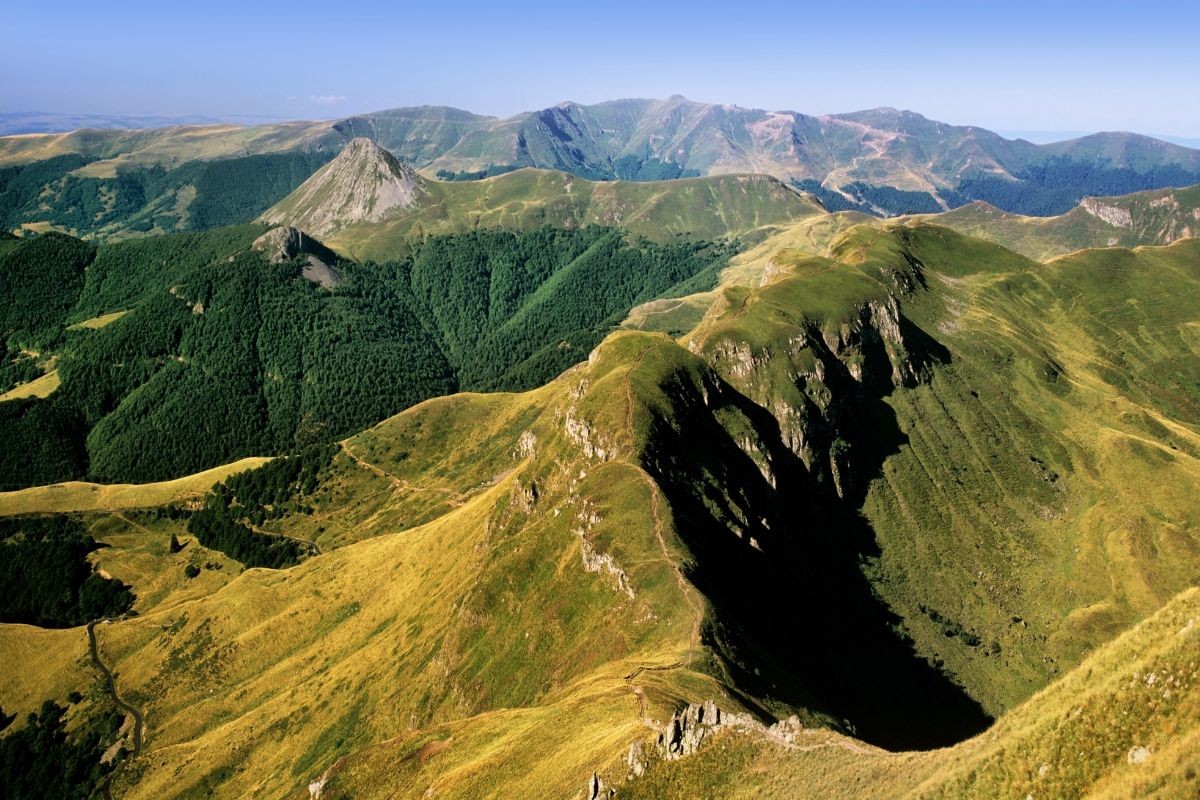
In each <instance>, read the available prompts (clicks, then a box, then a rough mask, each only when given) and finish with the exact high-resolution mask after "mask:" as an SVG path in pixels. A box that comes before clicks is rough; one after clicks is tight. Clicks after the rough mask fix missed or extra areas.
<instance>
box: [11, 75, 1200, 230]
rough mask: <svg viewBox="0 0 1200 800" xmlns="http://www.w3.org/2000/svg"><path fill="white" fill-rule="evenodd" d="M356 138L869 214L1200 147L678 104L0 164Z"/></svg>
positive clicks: (935, 205)
mask: <svg viewBox="0 0 1200 800" xmlns="http://www.w3.org/2000/svg"><path fill="white" fill-rule="evenodd" d="M357 137H364V138H368V139H371V140H372V141H374V142H375V143H376V144H378V145H379V146H380V147H382V148H384V149H386V150H388V151H390V152H391V153H392V154H393V155H394V156H395V157H396V158H397V159H399V160H400V161H401V162H403V163H405V164H407V165H409V166H411V167H412V168H414V169H416V170H418V171H420V172H422V173H423V174H425V175H426V176H427V177H442V178H445V179H464V178H465V179H471V178H481V177H487V176H489V175H494V174H497V173H499V172H503V171H509V170H515V169H519V168H523V167H536V168H542V169H552V170H558V171H562V172H568V173H571V174H574V175H577V176H579V177H583V178H587V179H591V180H614V179H621V180H658V179H669V178H678V177H686V176H700V175H724V174H733V173H761V174H768V175H771V176H773V177H775V178H777V179H779V180H780V181H783V182H785V183H789V184H791V185H794V186H797V187H798V188H801V189H804V190H806V191H810V192H813V193H814V194H816V195H817V196H818V197H819V199H821V201H822V202H823V203H824V204H825V205H826V207H827V208H828V209H829V210H831V211H836V210H845V209H856V210H861V211H866V212H868V213H872V214H877V215H892V214H900V213H914V212H936V211H940V210H946V209H948V208H952V207H956V206H960V205H963V204H965V203H968V202H970V201H973V200H983V201H986V202H989V203H991V204H993V205H996V206H997V207H999V208H1002V209H1005V210H1007V211H1011V212H1016V213H1022V214H1035V215H1052V214H1061V213H1065V212H1066V211H1068V210H1070V208H1071V207H1073V206H1074V205H1075V204H1077V203H1078V202H1079V201H1080V200H1082V198H1083V197H1085V196H1105V195H1117V194H1126V193H1129V192H1134V191H1141V190H1146V189H1156V188H1163V187H1168V186H1186V185H1191V184H1195V183H1200V151H1196V150H1192V149H1189V148H1185V147H1181V146H1178V145H1173V144H1168V143H1166V142H1162V141H1159V140H1155V139H1151V138H1149V137H1145V136H1140V135H1136V134H1128V133H1099V134H1093V135H1090V136H1085V137H1082V138H1079V139H1074V140H1070V141H1065V142H1057V143H1054V144H1046V145H1035V144H1032V143H1030V142H1027V141H1023V140H1019V139H1018V140H1009V139H1004V138H1003V137H1001V136H998V135H997V134H994V133H991V132H990V131H987V130H984V129H982V128H977V127H971V126H954V125H948V124H945V123H941V122H936V121H933V120H929V119H926V118H925V117H923V116H921V115H920V114H916V113H913V112H911V111H898V110H896V109H892V108H879V109H874V110H871V111H861V112H855V113H850V114H836V115H824V116H808V115H805V114H800V113H796V112H791V111H765V110H760V109H747V108H741V107H738V106H730V105H714V104H707V103H698V102H694V101H690V100H687V99H685V98H683V97H672V98H669V99H667V100H616V101H612V102H606V103H599V104H596V105H589V106H585V105H579V104H576V103H562V104H559V105H557V106H552V107H550V108H546V109H542V110H540V111H535V112H528V113H524V114H518V115H516V116H513V117H509V118H505V119H498V118H494V117H485V116H480V115H476V114H472V113H470V112H467V111H461V110H458V109H453V108H445V107H429V106H423V107H418V108H400V109H393V110H389V111H380V112H375V113H371V114H363V115H358V116H353V117H347V118H345V119H341V120H332V121H324V122H293V123H278V124H268V125H256V126H231V125H211V126H177V127H171V128H160V129H147V130H133V131H122V130H111V129H92V130H80V131H74V132H71V133H64V134H44V135H24V136H9V137H0V165H15V164H20V163H28V162H30V161H34V160H45V159H49V158H52V157H55V156H63V155H67V154H72V155H75V156H79V157H82V158H83V159H84V160H85V161H86V163H75V162H72V163H71V164H70V169H69V170H64V171H63V173H62V175H66V174H70V175H73V176H75V177H76V178H80V179H84V178H91V179H108V180H112V179H115V177H116V176H117V173H118V171H119V168H123V169H125V170H126V171H129V170H137V169H146V168H151V167H161V168H166V169H171V168H178V167H180V166H181V165H184V164H185V163H186V162H189V161H192V160H195V159H206V160H211V159H215V158H224V159H230V158H240V157H245V156H247V155H256V154H265V153H276V154H279V153H297V152H303V153H314V152H315V153H329V152H336V151H338V150H340V149H341V148H342V147H344V146H345V145H346V144H347V143H348V142H350V141H351V140H353V139H354V138H357ZM131 174H132V173H131ZM62 175H59V176H57V177H58V178H61V177H62ZM143 182H144V181H143ZM289 188H294V185H293V186H292V187H289ZM279 196H282V195H279ZM274 199H278V197H276V198H274ZM268 205H269V203H268ZM160 213H161V212H160ZM8 224H10V225H11V224H12V223H11V222H10V223H8Z"/></svg>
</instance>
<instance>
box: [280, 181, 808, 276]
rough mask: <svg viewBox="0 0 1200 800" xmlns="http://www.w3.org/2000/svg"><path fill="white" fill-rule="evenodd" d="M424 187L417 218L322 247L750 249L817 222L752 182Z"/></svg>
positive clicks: (775, 187)
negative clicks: (608, 231) (489, 236)
mask: <svg viewBox="0 0 1200 800" xmlns="http://www.w3.org/2000/svg"><path fill="white" fill-rule="evenodd" d="M424 185H425V187H426V189H427V192H428V194H427V195H426V197H425V198H424V199H423V201H422V203H421V205H420V206H418V207H417V208H414V209H410V210H408V211H407V212H406V213H399V214H396V215H394V217H393V218H391V219H387V218H385V219H384V220H381V221H380V222H368V223H360V224H357V225H352V226H348V227H346V228H344V229H341V230H338V231H336V232H334V233H332V234H330V235H329V236H328V237H327V241H328V244H329V245H330V246H331V247H333V248H334V249H336V250H338V251H339V252H342V253H345V254H347V255H350V256H353V257H355V258H359V259H376V260H378V259H382V258H387V257H389V256H392V255H395V254H398V253H403V252H404V251H405V250H406V249H407V248H408V246H409V244H410V243H411V242H413V241H418V240H420V239H422V238H424V237H426V236H431V235H439V234H444V233H452V232H458V231H464V230H473V229H476V228H507V229H513V230H532V229H535V228H539V227H541V226H543V225H553V226H556V227H566V228H576V227H580V226H585V225H609V226H617V227H622V228H625V229H627V230H629V231H631V232H633V233H634V234H636V235H639V236H645V237H647V238H648V239H651V240H654V241H658V242H670V241H673V240H674V239H675V237H676V236H679V235H686V236H688V237H689V238H692V239H699V240H714V239H723V238H730V237H740V238H743V239H748V240H755V239H758V238H762V237H763V236H765V235H767V234H769V233H770V232H771V231H772V230H774V229H775V228H776V227H777V226H780V225H782V224H785V223H788V222H792V221H795V220H798V219H803V218H805V217H809V216H813V215H816V214H819V213H820V212H821V209H820V207H819V206H817V204H816V203H814V202H813V201H812V200H811V199H809V198H807V197H805V196H803V195H801V194H800V193H798V192H795V191H793V190H791V189H788V188H787V187H785V186H783V185H782V184H780V183H779V182H778V181H775V180H773V179H771V178H767V177H765V176H761V175H736V176H722V177H719V178H691V179H686V180H679V181H670V182H651V183H636V182H629V181H619V182H611V183H593V182H590V181H586V180H583V179H582V178H577V177H573V176H571V175H568V174H565V173H561V172H547V171H543V170H519V171H517V172H512V173H508V174H506V175H500V176H498V177H494V178H489V179H487V180H481V181H469V182H455V183H435V182H432V181H427V182H426V183H425V184H424ZM280 219H281V221H286V219H287V217H286V216H281V217H280Z"/></svg>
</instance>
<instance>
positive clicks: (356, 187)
mask: <svg viewBox="0 0 1200 800" xmlns="http://www.w3.org/2000/svg"><path fill="white" fill-rule="evenodd" d="M425 193H426V192H425V184H424V181H423V180H422V178H421V177H420V176H418V175H417V174H416V173H415V172H413V171H412V170H411V169H409V168H408V167H406V166H405V165H403V164H401V163H400V162H399V161H397V160H396V157H395V156H393V155H392V154H391V153H389V152H388V151H387V150H384V149H383V148H381V147H379V145H377V144H375V143H374V142H372V141H371V140H370V139H363V138H358V139H353V140H351V142H350V143H349V144H348V145H346V147H345V149H344V150H342V152H341V153H340V154H339V155H338V157H337V158H335V159H334V160H333V161H331V162H329V163H328V164H326V165H325V166H324V167H321V169H319V170H317V172H316V173H314V174H313V175H312V177H310V178H309V179H308V180H306V181H305V182H304V183H302V184H300V186H299V187H298V188H297V189H296V190H295V191H294V192H292V193H291V194H290V195H288V196H287V197H285V198H284V199H283V200H281V201H279V203H277V204H276V205H275V206H273V207H272V208H269V209H267V211H266V212H264V213H263V215H262V217H261V219H262V220H263V221H264V222H271V223H282V224H288V225H293V226H296V227H299V228H303V229H304V230H306V231H309V232H310V233H312V234H313V235H315V236H326V235H328V234H330V233H332V232H334V231H336V230H338V229H340V228H343V227H345V226H346V225H351V224H354V223H358V222H378V221H379V220H381V219H383V218H384V217H385V216H387V215H388V214H389V213H391V212H393V211H396V210H403V209H407V208H412V207H414V206H416V205H417V204H418V203H419V202H420V201H421V198H422V197H423V196H424V195H425Z"/></svg>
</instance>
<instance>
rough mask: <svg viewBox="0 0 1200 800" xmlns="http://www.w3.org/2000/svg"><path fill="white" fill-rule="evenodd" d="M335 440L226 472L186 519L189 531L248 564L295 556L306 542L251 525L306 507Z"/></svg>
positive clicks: (285, 563) (289, 561)
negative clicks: (241, 470)
mask: <svg viewBox="0 0 1200 800" xmlns="http://www.w3.org/2000/svg"><path fill="white" fill-rule="evenodd" d="M337 450H338V446H337V445H324V446H314V447H307V448H305V449H304V450H303V451H301V452H300V453H298V454H297V455H294V456H289V457H285V458H277V459H275V460H273V461H269V462H267V463H266V464H264V465H263V466H261V467H259V468H258V469H253V470H249V471H247V472H241V473H238V474H235V475H231V476H230V477H229V478H227V479H226V480H225V482H224V483H218V484H217V485H216V486H214V487H213V492H212V494H211V495H209V497H208V499H207V500H206V501H205V504H204V507H203V508H201V509H199V510H198V511H195V512H194V513H193V514H192V515H191V517H190V518H189V519H188V531H189V532H191V533H192V534H194V535H195V536H196V538H197V539H198V540H199V542H200V544H202V545H204V546H205V547H208V548H211V549H213V550H220V551H221V552H222V553H224V554H225V555H227V556H229V557H230V558H233V559H235V560H237V561H240V562H242V563H243V564H245V565H246V566H247V567H270V568H272V569H281V568H283V567H290V566H292V565H293V564H297V563H299V562H300V560H301V558H302V556H303V554H304V552H305V547H304V545H303V544H301V543H300V542H297V541H294V540H292V539H287V538H285V537H282V536H274V535H271V534H266V533H257V532H255V530H254V527H255V526H258V525H261V524H262V523H263V522H264V521H266V520H269V519H279V518H280V517H282V516H284V515H285V514H288V513H291V512H302V513H303V512H309V513H311V511H312V508H311V506H310V505H306V504H305V502H304V501H305V499H306V498H309V497H311V495H312V493H313V492H314V491H316V488H317V481H318V478H319V476H320V474H321V472H322V470H323V469H324V468H325V467H326V466H328V465H329V462H330V461H331V460H333V456H334V454H335V453H337Z"/></svg>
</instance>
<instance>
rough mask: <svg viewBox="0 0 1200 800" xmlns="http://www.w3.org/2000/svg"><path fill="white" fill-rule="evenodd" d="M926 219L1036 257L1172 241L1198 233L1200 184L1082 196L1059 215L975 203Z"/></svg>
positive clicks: (1051, 256)
mask: <svg viewBox="0 0 1200 800" xmlns="http://www.w3.org/2000/svg"><path fill="white" fill-rule="evenodd" d="M931 221H933V222H936V223H937V224H939V225H945V226H946V227H948V228H954V229H955V230H957V231H961V232H962V233H965V234H967V235H969V236H977V237H979V238H981V239H987V240H988V241H992V242H996V243H997V244H1001V245H1004V246H1005V247H1007V248H1009V249H1010V250H1014V251H1016V252H1018V253H1021V254H1023V255H1026V256H1029V257H1030V258H1036V259H1046V258H1053V257H1055V256H1060V255H1063V254H1064V253H1069V252H1071V251H1073V250H1082V249H1084V248H1088V247H1136V246H1138V245H1154V244H1171V243H1172V242H1175V241H1177V240H1179V239H1186V238H1188V237H1192V236H1197V235H1200V185H1198V186H1191V187H1188V188H1185V189H1159V190H1155V191H1149V192H1137V193H1135V194H1129V195H1122V196H1120V197H1087V198H1084V199H1083V201H1082V202H1080V204H1079V205H1078V206H1076V207H1075V208H1074V209H1072V210H1071V211H1069V212H1067V213H1066V214H1063V215H1062V216H1058V217H1024V216H1021V215H1019V214H1009V213H1008V212H1005V211H1001V210H1000V209H998V208H995V207H994V206H990V205H988V204H986V203H982V202H976V203H971V204H970V205H966V206H963V207H961V208H956V209H955V210H953V211H949V212H947V213H945V214H941V215H939V216H937V217H934V218H932V220H931Z"/></svg>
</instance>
